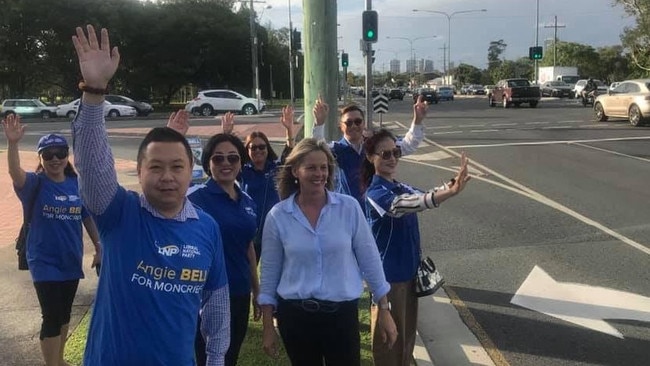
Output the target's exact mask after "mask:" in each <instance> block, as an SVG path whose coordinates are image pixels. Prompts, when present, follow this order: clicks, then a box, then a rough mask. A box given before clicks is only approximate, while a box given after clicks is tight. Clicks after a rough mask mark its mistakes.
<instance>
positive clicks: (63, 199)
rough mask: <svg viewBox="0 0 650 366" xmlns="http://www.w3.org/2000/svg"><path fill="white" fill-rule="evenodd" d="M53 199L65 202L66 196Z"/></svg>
mask: <svg viewBox="0 0 650 366" xmlns="http://www.w3.org/2000/svg"><path fill="white" fill-rule="evenodd" d="M54 199H55V200H57V201H63V202H65V201H67V200H68V196H54Z"/></svg>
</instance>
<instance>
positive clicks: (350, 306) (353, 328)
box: [276, 300, 361, 366]
mask: <svg viewBox="0 0 650 366" xmlns="http://www.w3.org/2000/svg"><path fill="white" fill-rule="evenodd" d="M337 304H338V305H337V306H336V310H334V309H333V308H331V307H328V308H326V309H324V311H323V309H315V307H313V306H307V307H303V306H301V305H300V304H299V303H297V302H295V301H293V302H292V301H287V300H280V301H279V303H278V308H277V312H276V317H277V319H278V328H279V330H280V336H281V337H282V342H283V343H284V347H285V348H286V351H287V355H288V356H289V359H290V360H291V364H292V365H293V366H322V365H328V366H359V364H360V363H361V341H360V336H359V307H358V301H357V300H353V301H346V302H340V303H337Z"/></svg>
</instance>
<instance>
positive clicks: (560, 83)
mask: <svg viewBox="0 0 650 366" xmlns="http://www.w3.org/2000/svg"><path fill="white" fill-rule="evenodd" d="M549 85H552V86H567V84H566V83H565V82H563V81H551V82H550V83H549Z"/></svg>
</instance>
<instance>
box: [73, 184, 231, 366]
mask: <svg viewBox="0 0 650 366" xmlns="http://www.w3.org/2000/svg"><path fill="white" fill-rule="evenodd" d="M187 204H191V203H189V202H188V203H187ZM197 213H198V216H199V217H198V219H195V218H188V219H187V220H185V221H178V220H174V219H163V218H159V217H155V216H153V215H152V214H151V212H149V211H148V210H147V209H146V208H144V207H143V206H142V205H141V203H140V197H139V195H138V194H137V193H135V192H130V191H126V190H125V189H124V188H122V187H119V188H118V191H117V193H116V195H115V197H114V198H113V201H111V203H110V205H109V207H108V208H107V209H106V211H105V212H104V213H103V214H101V215H99V216H97V219H96V220H97V227H98V229H99V232H100V236H101V238H102V244H103V250H104V252H103V257H102V266H103V268H102V275H101V276H100V278H99V284H98V288H97V297H96V299H95V305H94V309H93V313H92V318H91V321H90V328H89V330H88V340H87V344H86V352H85V355H84V365H98V366H99V365H101V366H118V365H119V366H122V365H143V366H144V365H174V366H176V365H177V366H193V365H194V339H195V335H196V327H197V322H198V315H199V308H200V305H201V297H202V291H203V290H216V289H219V288H222V287H223V286H225V285H226V284H227V278H226V272H225V266H224V261H223V249H222V244H221V236H220V235H219V228H218V225H217V224H216V222H215V221H214V219H212V218H211V217H210V216H209V215H208V214H206V213H205V212H203V211H201V210H200V209H198V208H197Z"/></svg>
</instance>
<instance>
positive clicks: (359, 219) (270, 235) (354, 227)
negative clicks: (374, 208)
mask: <svg viewBox="0 0 650 366" xmlns="http://www.w3.org/2000/svg"><path fill="white" fill-rule="evenodd" d="M362 280H365V281H366V282H367V283H368V286H369V287H370V290H371V292H372V293H373V300H375V301H377V300H378V299H380V298H381V297H383V296H384V295H386V294H387V293H388V291H389V290H390V285H389V284H388V282H386V278H385V276H384V270H383V268H382V264H381V259H380V257H379V251H378V250H377V244H376V243H375V240H374V239H373V237H372V233H371V231H370V227H369V226H368V223H367V222H366V219H365V217H364V216H363V212H362V211H361V208H360V207H359V204H358V203H357V201H356V200H355V199H354V198H353V197H350V196H346V195H343V194H339V193H334V192H327V204H326V205H325V206H324V207H323V209H322V210H321V213H320V217H319V218H318V222H317V224H316V228H313V227H312V226H311V224H310V223H309V221H308V220H307V217H306V216H305V215H304V214H303V212H302V210H301V209H300V207H299V206H298V204H297V203H296V201H295V194H293V195H291V196H290V197H289V198H287V199H285V200H283V201H280V202H279V203H278V204H277V205H275V206H274V207H273V208H272V209H271V211H270V212H269V214H268V215H267V217H266V223H265V224H264V232H263V234H262V269H261V289H260V294H259V297H258V302H259V304H260V305H273V306H276V305H277V299H278V296H279V297H282V298H283V299H309V298H316V299H319V300H328V301H349V300H354V299H358V298H359V297H360V296H361V293H362V292H363V282H362Z"/></svg>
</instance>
